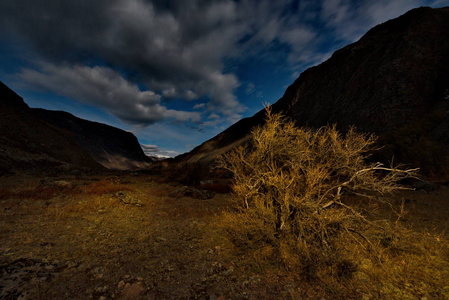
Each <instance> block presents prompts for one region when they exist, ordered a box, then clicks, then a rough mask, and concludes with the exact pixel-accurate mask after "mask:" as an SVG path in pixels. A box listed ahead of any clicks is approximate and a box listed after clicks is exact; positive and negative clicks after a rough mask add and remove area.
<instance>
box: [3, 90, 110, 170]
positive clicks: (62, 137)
mask: <svg viewBox="0 0 449 300" xmlns="http://www.w3.org/2000/svg"><path fill="white" fill-rule="evenodd" d="M103 169H104V167H103V166H101V165H100V164H99V163H97V162H96V161H95V160H94V159H93V158H92V157H91V156H90V155H89V154H88V153H87V152H86V151H84V150H83V149H82V148H81V147H80V146H79V145H78V144H77V143H76V142H75V141H74V140H73V138H72V137H70V136H67V134H66V133H65V132H64V131H63V130H61V129H59V128H57V127H54V126H51V125H49V124H48V123H46V122H44V121H43V120H40V119H38V118H36V117H35V116H34V115H33V114H32V112H31V110H30V108H29V107H28V105H26V104H25V102H23V99H22V98H21V97H20V96H18V95H17V94H16V93H14V92H13V91H12V90H11V89H9V88H8V87H7V86H6V85H4V84H3V83H1V82H0V173H4V172H21V171H25V170H26V171H35V172H42V171H45V172H52V171H69V170H84V171H87V170H94V171H98V170H103Z"/></svg>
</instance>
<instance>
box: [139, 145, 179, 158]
mask: <svg viewBox="0 0 449 300" xmlns="http://www.w3.org/2000/svg"><path fill="white" fill-rule="evenodd" d="M140 147H141V148H142V150H143V152H144V153H145V154H146V155H147V156H152V157H158V158H169V157H175V156H177V155H179V154H181V153H179V152H177V151H171V150H164V149H161V148H159V147H158V146H156V145H143V144H141V145H140Z"/></svg>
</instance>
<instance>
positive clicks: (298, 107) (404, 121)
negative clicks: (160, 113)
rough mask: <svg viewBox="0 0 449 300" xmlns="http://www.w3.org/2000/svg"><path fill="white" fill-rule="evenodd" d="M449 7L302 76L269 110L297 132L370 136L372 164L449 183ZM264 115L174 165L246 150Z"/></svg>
mask: <svg viewBox="0 0 449 300" xmlns="http://www.w3.org/2000/svg"><path fill="white" fill-rule="evenodd" d="M448 32H449V7H446V8H440V9H431V8H426V7H423V8H418V9H413V10H411V11H409V12H407V13H406V14H404V15H403V16H401V17H399V18H397V19H394V20H390V21H388V22H385V23H383V24H380V25H378V26H376V27H374V28H373V29H371V30H370V31H369V32H368V33H366V34H365V35H364V36H363V37H362V38H361V39H360V40H359V41H358V42H356V43H353V44H351V45H348V46H346V47H344V48H343V49H341V50H338V51H336V52H335V53H334V54H333V55H332V57H331V58H330V59H328V60H327V61H325V62H324V63H322V64H320V65H318V66H315V67H312V68H310V69H308V70H306V71H304V72H303V73H302V74H301V75H300V77H299V78H298V79H297V80H296V81H295V82H294V83H293V84H292V85H291V86H290V87H289V88H288V89H287V90H286V92H285V94H284V96H283V97H282V98H281V99H279V101H277V102H276V103H275V104H274V105H273V110H274V111H275V112H283V113H284V114H286V115H288V116H289V117H291V118H293V119H294V120H295V121H296V123H297V124H298V126H308V127H314V128H317V127H321V126H324V125H327V124H337V126H338V128H339V129H340V130H342V131H343V132H344V131H345V130H346V129H347V128H348V127H349V126H352V125H354V126H356V127H357V128H358V130H359V131H363V132H370V133H375V134H377V135H378V136H379V137H380V143H382V144H383V145H385V147H384V148H383V149H382V150H381V151H380V152H379V153H377V154H376V156H377V157H376V158H378V159H381V160H384V161H389V160H391V158H392V157H394V160H395V161H396V162H398V161H400V162H403V163H409V164H412V165H415V166H418V167H421V168H422V169H423V172H424V173H425V174H426V175H429V176H437V177H438V176H447V175H449V152H447V150H446V149H447V146H448V144H449V114H448V112H449V38H448V37H449V36H448ZM263 120H264V116H263V112H262V111H261V112H259V113H257V114H256V115H255V116H253V117H251V118H247V119H243V120H241V121H239V122H238V123H236V124H234V125H233V126H231V127H230V128H228V129H227V130H225V131H224V132H222V133H220V134H219V135H217V136H216V137H214V138H213V139H211V140H209V141H207V142H205V143H204V144H202V145H200V146H198V147H197V148H195V149H194V150H192V151H191V152H190V153H188V154H185V155H182V156H180V157H178V158H177V160H178V161H187V162H205V163H208V162H211V161H213V159H214V158H215V157H216V156H217V155H218V154H220V153H223V152H225V151H227V150H228V149H230V148H232V147H233V146H235V145H237V144H240V143H243V142H245V140H246V139H247V134H248V133H249V132H250V130H251V128H253V127H254V126H257V125H260V124H262V123H263Z"/></svg>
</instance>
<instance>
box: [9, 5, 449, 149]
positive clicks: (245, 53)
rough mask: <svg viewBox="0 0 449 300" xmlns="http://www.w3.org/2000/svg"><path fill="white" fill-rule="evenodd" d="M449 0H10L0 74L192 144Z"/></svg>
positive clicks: (26, 90) (161, 144) (86, 111)
mask: <svg viewBox="0 0 449 300" xmlns="http://www.w3.org/2000/svg"><path fill="white" fill-rule="evenodd" d="M447 5H449V0H434V1H424V0H416V1H412V0H377V1H373V0H371V1H369V0H357V1H355V0H323V1H316V0H305V1H287V0H285V1H268V0H260V1H259V0H240V1H232V0H223V1H200V0H198V1H193V0H192V1H190V0H189V1H185V0H169V1H161V0H154V1H149V0H96V1H91V0H78V1H60V0H15V1H9V0H0V66H1V68H0V80H1V81H3V82H4V83H5V84H7V85H8V86H10V87H11V88H13V89H14V90H15V91H16V92H17V93H18V94H19V95H21V96H22V97H23V98H24V99H25V102H27V104H28V105H30V106H31V107H41V108H46V109H51V110H65V111H68V112H71V113H73V114H74V115H76V116H78V117H81V118H85V119H88V120H93V121H98V122H102V123H106V124H109V125H112V126H116V127H119V128H122V129H125V130H128V131H131V132H133V133H134V134H135V135H136V136H137V137H138V139H139V141H140V143H141V144H142V145H143V148H144V149H145V151H146V152H147V153H148V154H149V155H169V156H174V155H177V154H180V153H183V152H186V151H189V150H191V149H192V148H193V147H195V146H197V145H199V144H201V143H202V142H204V141H205V140H207V139H209V138H211V137H213V136H214V135H216V134H217V133H219V132H221V131H222V130H224V129H226V128H227V127H228V126H229V125H231V124H232V123H234V122H235V121H237V120H239V119H240V118H242V117H248V116H251V115H253V114H254V113H256V112H257V111H258V110H260V109H262V107H263V103H274V102H276V101H277V100H278V99H279V98H280V97H281V96H282V94H283V93H284V91H285V89H286V88H287V86H288V85H290V84H291V83H292V82H293V81H294V80H295V79H296V78H297V77H298V76H299V74H300V73H301V72H302V71H304V70H305V69H306V68H308V67H310V66H313V65H315V64H318V63H320V62H322V61H324V60H325V59H327V58H329V57H330V55H331V54H332V53H333V52H334V51H335V50H337V49H339V48H341V47H343V46H345V45H347V44H349V43H352V42H354V41H356V40H357V39H359V38H360V37H361V35H363V34H364V33H365V32H366V31H368V30H369V29H370V28H371V27H373V26H375V25H377V24H380V23H382V22H385V21H387V20H389V19H392V18H395V17H398V16H399V15H401V14H403V13H405V12H406V11H408V10H410V9H412V8H415V7H419V6H431V7H441V6H447Z"/></svg>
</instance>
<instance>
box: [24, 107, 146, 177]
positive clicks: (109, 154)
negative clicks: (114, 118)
mask: <svg viewBox="0 0 449 300" xmlns="http://www.w3.org/2000/svg"><path fill="white" fill-rule="evenodd" d="M32 113H33V114H34V115H35V116H36V117H38V118H39V119H42V120H45V121H46V122H48V123H50V124H52V125H54V126H56V127H58V128H61V129H64V130H66V131H68V132H69V133H70V135H71V136H72V137H73V138H74V139H75V140H76V142H77V143H78V144H79V145H80V146H81V147H82V148H83V149H84V150H85V151H86V152H87V153H89V155H90V156H92V158H94V159H95V160H96V161H97V162H99V163H100V164H102V165H103V166H105V167H106V168H108V169H117V170H128V169H140V168H145V167H147V166H148V163H150V162H151V161H152V160H151V159H150V158H149V157H147V156H146V155H145V153H144V152H143V150H142V148H141V147H140V144H139V142H138V140H137V138H136V137H135V136H134V135H133V134H132V133H130V132H127V131H124V130H121V129H118V128H115V127H112V126H109V125H105V124H101V123H97V122H91V121H87V120H83V119H80V118H78V117H75V116H74V115H72V114H69V113H67V112H64V111H50V110H45V109H32Z"/></svg>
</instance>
